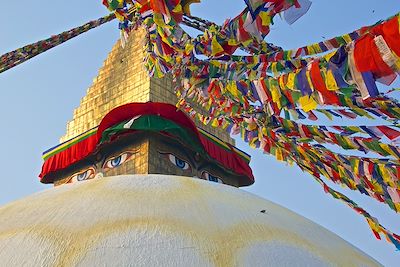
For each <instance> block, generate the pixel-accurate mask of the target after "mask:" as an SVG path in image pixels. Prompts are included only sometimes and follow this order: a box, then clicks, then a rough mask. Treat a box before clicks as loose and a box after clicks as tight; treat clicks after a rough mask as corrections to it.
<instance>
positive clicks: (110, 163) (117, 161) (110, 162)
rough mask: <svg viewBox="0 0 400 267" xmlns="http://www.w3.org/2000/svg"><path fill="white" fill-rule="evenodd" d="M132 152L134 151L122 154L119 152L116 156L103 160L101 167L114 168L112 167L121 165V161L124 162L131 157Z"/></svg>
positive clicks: (105, 168)
mask: <svg viewBox="0 0 400 267" xmlns="http://www.w3.org/2000/svg"><path fill="white" fill-rule="evenodd" d="M133 154H134V153H131V152H124V153H122V154H119V155H118V156H116V157H113V158H110V159H107V160H106V161H105V162H104V165H103V169H104V170H109V169H114V168H116V167H118V166H120V165H122V164H123V163H125V162H126V161H127V160H128V159H130V158H131V157H132V155H133Z"/></svg>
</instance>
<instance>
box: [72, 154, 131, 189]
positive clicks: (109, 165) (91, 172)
mask: <svg viewBox="0 0 400 267" xmlns="http://www.w3.org/2000/svg"><path fill="white" fill-rule="evenodd" d="M133 154H134V153H132V152H124V153H122V154H120V155H118V156H116V157H113V158H111V159H108V160H106V161H105V162H104V164H103V170H104V171H108V170H110V169H114V168H116V167H118V166H120V165H122V164H123V163H125V162H126V161H127V160H128V159H130V158H131V157H132V155H133ZM95 176H96V170H95V169H94V168H93V167H90V168H88V169H86V170H84V171H81V172H79V173H76V174H74V175H72V176H71V178H70V179H69V181H68V182H69V183H73V182H80V181H84V180H90V179H93V178H94V177H95Z"/></svg>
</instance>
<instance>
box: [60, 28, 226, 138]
mask: <svg viewBox="0 0 400 267" xmlns="http://www.w3.org/2000/svg"><path fill="white" fill-rule="evenodd" d="M143 38H145V31H144V29H142V28H139V29H138V30H136V31H134V32H132V33H131V34H130V36H129V39H128V43H127V44H126V46H125V48H122V46H121V44H120V41H118V42H117V43H116V44H115V45H114V47H113V49H112V50H111V52H110V53H109V55H108V57H107V59H106V60H105V61H104V64H103V66H102V67H101V69H100V71H99V74H98V76H97V77H96V78H95V79H94V80H93V84H92V85H91V86H90V87H89V89H88V90H87V94H86V96H84V97H83V98H82V99H81V102H80V105H79V107H78V108H76V109H75V110H74V115H73V119H72V120H71V121H69V122H68V124H67V131H66V134H65V135H64V136H63V137H62V138H61V139H60V141H61V142H64V141H66V140H69V139H71V138H73V137H75V136H77V135H79V134H81V133H83V132H85V131H87V130H89V129H91V128H93V127H96V126H97V125H98V124H99V123H100V121H101V119H102V118H103V117H104V116H105V115H106V114H107V113H108V112H109V111H110V110H112V109H113V108H115V107H118V106H120V105H123V104H126V103H131V102H148V101H152V102H164V103H170V104H176V103H177V97H176V95H175V93H174V85H173V82H172V78H171V77H168V76H167V77H165V78H163V79H158V78H152V77H149V75H148V73H147V72H146V70H145V69H144V67H143ZM196 123H197V122H196ZM197 126H199V127H200V128H203V129H204V130H206V131H208V132H210V133H212V134H214V135H215V136H217V137H219V138H220V139H222V140H223V141H225V142H228V143H230V144H234V140H233V139H232V138H231V137H230V136H229V134H228V133H227V132H225V131H223V130H220V129H217V128H213V127H211V126H205V125H202V124H201V125H200V124H197Z"/></svg>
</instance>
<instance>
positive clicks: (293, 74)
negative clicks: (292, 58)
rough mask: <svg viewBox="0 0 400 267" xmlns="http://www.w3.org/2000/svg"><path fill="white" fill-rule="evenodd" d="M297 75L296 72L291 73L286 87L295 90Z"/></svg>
mask: <svg viewBox="0 0 400 267" xmlns="http://www.w3.org/2000/svg"><path fill="white" fill-rule="evenodd" d="M295 77H296V74H295V73H294V72H289V73H288V76H287V82H286V87H287V88H289V89H291V90H294V80H295Z"/></svg>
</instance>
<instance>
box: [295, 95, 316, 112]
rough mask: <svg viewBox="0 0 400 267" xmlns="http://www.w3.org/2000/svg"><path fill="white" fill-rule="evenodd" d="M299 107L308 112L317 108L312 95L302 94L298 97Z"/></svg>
mask: <svg viewBox="0 0 400 267" xmlns="http://www.w3.org/2000/svg"><path fill="white" fill-rule="evenodd" d="M299 104H300V107H301V108H302V109H303V110H304V111H305V112H308V111H310V110H313V109H316V108H317V105H318V104H317V102H316V101H315V100H314V98H313V97H312V96H308V95H305V96H302V97H300V98H299Z"/></svg>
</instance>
